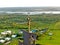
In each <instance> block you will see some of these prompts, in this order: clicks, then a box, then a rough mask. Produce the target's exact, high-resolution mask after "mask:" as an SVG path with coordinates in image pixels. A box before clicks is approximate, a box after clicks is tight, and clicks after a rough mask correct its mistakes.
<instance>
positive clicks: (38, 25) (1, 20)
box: [0, 14, 60, 45]
mask: <svg viewBox="0 0 60 45" xmlns="http://www.w3.org/2000/svg"><path fill="white" fill-rule="evenodd" d="M27 17H28V16H27V15H19V14H3V15H0V32H2V31H5V30H6V29H7V30H11V31H12V32H15V33H18V32H19V30H21V29H25V30H27V29H28V25H27ZM30 18H31V30H33V29H38V30H40V29H44V28H46V27H48V30H49V31H48V32H50V31H51V32H52V33H53V36H52V39H51V40H49V38H50V37H49V36H48V32H47V34H46V35H44V36H42V37H40V38H41V39H40V38H39V40H36V43H38V44H42V45H60V14H58V15H56V14H54V15H53V14H42V15H40V14H38V15H30ZM16 40H17V39H13V40H12V41H11V43H10V44H9V45H18V40H17V41H16ZM15 42H16V43H15Z"/></svg>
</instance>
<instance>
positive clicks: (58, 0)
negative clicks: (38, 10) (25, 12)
mask: <svg viewBox="0 0 60 45" xmlns="http://www.w3.org/2000/svg"><path fill="white" fill-rule="evenodd" d="M46 6H47V7H60V0H0V7H46Z"/></svg>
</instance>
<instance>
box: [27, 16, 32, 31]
mask: <svg viewBox="0 0 60 45" xmlns="http://www.w3.org/2000/svg"><path fill="white" fill-rule="evenodd" d="M27 20H28V32H30V21H31V19H30V16H29V15H28V18H27Z"/></svg>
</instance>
